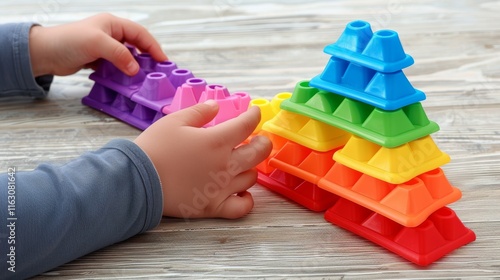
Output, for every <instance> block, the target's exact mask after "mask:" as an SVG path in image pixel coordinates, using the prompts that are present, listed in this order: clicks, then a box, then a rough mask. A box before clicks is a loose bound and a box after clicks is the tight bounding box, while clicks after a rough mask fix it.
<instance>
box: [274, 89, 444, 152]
mask: <svg viewBox="0 0 500 280" xmlns="http://www.w3.org/2000/svg"><path fill="white" fill-rule="evenodd" d="M281 108H282V109H284V110H287V111H290V112H294V113H297V114H301V115H304V116H308V117H310V118H312V119H315V120H318V121H321V122H323V123H326V124H329V125H332V126H335V127H338V128H341V129H343V130H346V131H348V132H350V133H352V134H354V135H357V136H359V137H362V138H364V139H366V140H369V141H371V142H373V143H375V144H378V145H381V146H384V147H387V148H393V147H396V146H400V145H403V144H405V143H407V142H410V141H413V140H416V139H418V138H421V137H424V136H427V135H429V134H431V133H434V132H436V131H438V130H439V126H438V125H437V124H436V123H435V122H432V121H430V120H429V119H428V118H427V115H426V114H425V111H424V109H423V108H422V105H421V104H420V103H419V102H417V103H413V104H410V105H407V106H405V107H403V108H400V109H397V110H394V111H385V110H382V109H379V108H376V107H374V106H371V105H368V104H365V103H362V102H359V101H357V100H354V99H350V98H346V97H344V96H341V95H337V94H333V93H330V92H326V91H321V90H318V89H316V88H314V87H311V86H310V85H309V82H308V81H301V82H299V83H297V85H296V87H295V90H294V92H293V95H292V96H291V98H290V99H288V100H286V101H284V102H283V103H282V104H281Z"/></svg>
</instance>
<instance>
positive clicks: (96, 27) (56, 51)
mask: <svg viewBox="0 0 500 280" xmlns="http://www.w3.org/2000/svg"><path fill="white" fill-rule="evenodd" d="M123 43H129V44H131V45H134V46H136V47H137V48H138V49H139V50H141V51H144V52H147V53H149V54H151V56H152V57H153V58H154V59H156V60H157V61H163V60H166V59H167V56H166V55H165V54H164V53H163V51H162V49H161V47H160V45H159V44H158V42H157V41H156V40H155V39H154V37H153V36H152V35H151V34H150V33H149V32H148V31H147V30H146V29H145V28H144V27H143V26H141V25H139V24H137V23H135V22H133V21H130V20H127V19H124V18H119V17H116V16H113V15H111V14H99V15H96V16H93V17H89V18H87V19H84V20H81V21H77V22H74V23H69V24H64V25H59V26H54V27H42V26H34V27H33V28H32V29H31V31H30V42H29V44H30V57H31V62H32V67H33V74H34V76H35V77H37V76H40V75H46V74H52V75H58V76H63V75H70V74H73V73H75V72H77V71H78V70H80V69H82V68H86V67H93V66H95V63H96V62H97V61H98V60H99V59H101V58H102V59H106V60H108V61H110V62H112V63H113V64H114V65H115V66H116V67H117V68H118V69H120V70H122V71H123V72H124V73H125V74H128V75H134V74H136V73H137V72H138V71H139V65H138V63H137V61H135V59H134V57H133V56H132V54H131V53H130V51H129V50H128V49H127V48H126V47H125V46H124V45H123Z"/></svg>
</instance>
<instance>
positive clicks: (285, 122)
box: [262, 110, 351, 152]
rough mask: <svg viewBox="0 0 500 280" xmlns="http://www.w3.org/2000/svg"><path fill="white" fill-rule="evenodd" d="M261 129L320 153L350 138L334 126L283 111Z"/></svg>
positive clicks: (340, 144)
mask: <svg viewBox="0 0 500 280" xmlns="http://www.w3.org/2000/svg"><path fill="white" fill-rule="evenodd" d="M262 129H263V130H265V131H268V132H271V133H274V134H277V135H279V136H281V137H284V138H286V139H289V140H292V141H294V142H296V143H299V144H300V145H302V146H305V147H308V148H310V149H313V150H315V151H320V152H326V151H330V150H333V149H335V148H338V147H340V146H343V145H345V143H346V142H347V140H348V139H349V137H350V136H351V134H350V133H348V132H346V131H344V130H341V129H338V128H336V127H334V126H331V125H328V124H325V123H322V122H320V121H317V120H314V119H311V118H309V117H307V116H303V115H299V114H295V113H292V112H288V111H285V110H280V112H278V114H277V115H276V116H275V117H274V118H273V119H271V120H270V121H268V122H266V123H264V125H263V126H262Z"/></svg>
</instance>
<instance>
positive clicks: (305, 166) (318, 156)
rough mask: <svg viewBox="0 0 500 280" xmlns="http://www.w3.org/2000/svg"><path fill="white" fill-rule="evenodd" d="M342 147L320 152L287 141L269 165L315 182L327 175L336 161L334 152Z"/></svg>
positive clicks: (270, 160)
mask: <svg viewBox="0 0 500 280" xmlns="http://www.w3.org/2000/svg"><path fill="white" fill-rule="evenodd" d="M338 149H340V148H337V149H334V150H331V151H328V152H318V151H314V150H312V149H309V148H307V147H304V146H302V145H299V144H297V143H295V142H292V141H287V143H286V144H285V145H284V146H283V147H282V148H281V149H280V150H279V151H278V152H277V153H276V155H274V156H273V157H271V158H270V159H269V165H270V166H272V167H276V168H278V169H280V170H283V171H285V172H286V173H289V174H292V175H294V176H297V177H299V178H301V179H304V180H306V181H308V182H311V183H313V184H317V183H318V181H319V180H320V179H321V178H322V177H323V176H325V174H326V172H328V170H330V168H331V167H332V166H333V164H334V163H335V161H334V160H333V154H334V153H335V152H336V151H337V150H338Z"/></svg>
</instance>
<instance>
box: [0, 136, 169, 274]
mask: <svg viewBox="0 0 500 280" xmlns="http://www.w3.org/2000/svg"><path fill="white" fill-rule="evenodd" d="M5 172H8V173H4V174H1V175H0V279H24V278H27V277H30V276H33V275H37V274H40V273H42V272H45V271H47V270H50V269H52V268H55V267H57V266H60V265H62V264H64V263H66V262H69V261H71V260H74V259H76V258H78V257H80V256H83V255H85V254H88V253H90V252H92V251H95V250H98V249H100V248H103V247H105V246H108V245H111V244H113V243H116V242H120V241H123V240H125V239H128V238H130V237H132V236H134V235H136V234H139V233H142V232H145V231H147V230H149V229H152V228H154V227H156V226H157V225H158V224H159V222H160V220H161V217H162V208H163V198H162V189H161V184H160V181H159V178H158V175H157V173H156V170H155V168H154V166H153V164H152V163H151V161H150V160H149V158H148V157H147V155H146V154H145V153H144V152H143V151H142V150H141V149H140V148H139V147H138V146H137V145H136V144H134V143H133V142H131V141H127V140H113V141H111V142H110V143H108V144H107V145H106V146H104V147H103V148H101V149H100V150H98V151H95V152H91V153H86V154H84V155H82V156H80V157H79V158H77V159H75V160H73V161H71V162H69V163H67V164H65V165H62V166H52V165H47V164H42V165H40V166H39V167H38V168H36V169H35V170H33V171H26V172H20V171H17V170H16V172H13V170H5ZM12 182H14V183H12ZM12 267H14V268H13V269H12ZM13 270H15V272H13Z"/></svg>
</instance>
